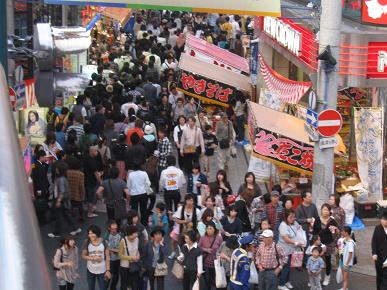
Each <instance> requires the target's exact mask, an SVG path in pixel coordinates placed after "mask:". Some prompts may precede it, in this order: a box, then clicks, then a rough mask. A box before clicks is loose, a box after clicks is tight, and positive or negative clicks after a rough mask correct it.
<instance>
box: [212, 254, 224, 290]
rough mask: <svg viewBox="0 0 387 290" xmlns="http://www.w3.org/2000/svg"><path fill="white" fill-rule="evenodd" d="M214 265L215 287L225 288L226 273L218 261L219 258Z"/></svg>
mask: <svg viewBox="0 0 387 290" xmlns="http://www.w3.org/2000/svg"><path fill="white" fill-rule="evenodd" d="M214 265H215V286H216V288H226V287H227V280H226V271H225V269H224V267H223V265H222V262H221V261H220V258H218V259H216V260H215V261H214Z"/></svg>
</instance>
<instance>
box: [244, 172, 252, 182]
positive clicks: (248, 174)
mask: <svg viewBox="0 0 387 290" xmlns="http://www.w3.org/2000/svg"><path fill="white" fill-rule="evenodd" d="M249 176H252V177H253V184H254V185H255V175H254V173H252V172H251V171H249V172H246V174H245V179H244V180H245V185H247V181H246V179H247V177H249Z"/></svg>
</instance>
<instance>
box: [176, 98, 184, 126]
mask: <svg viewBox="0 0 387 290" xmlns="http://www.w3.org/2000/svg"><path fill="white" fill-rule="evenodd" d="M176 104H177V106H178V107H179V108H181V107H183V105H184V102H183V99H182V98H178V99H177V101H176ZM179 120H180V117H179ZM184 123H185V117H184Z"/></svg>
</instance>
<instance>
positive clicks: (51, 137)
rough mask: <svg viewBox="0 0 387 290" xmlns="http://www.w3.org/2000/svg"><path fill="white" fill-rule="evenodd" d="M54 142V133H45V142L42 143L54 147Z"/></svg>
mask: <svg viewBox="0 0 387 290" xmlns="http://www.w3.org/2000/svg"><path fill="white" fill-rule="evenodd" d="M55 142H56V136H55V133H54V132H47V134H46V140H45V141H44V143H46V144H47V145H54V144H55Z"/></svg>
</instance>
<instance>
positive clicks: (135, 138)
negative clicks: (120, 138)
mask: <svg viewBox="0 0 387 290" xmlns="http://www.w3.org/2000/svg"><path fill="white" fill-rule="evenodd" d="M140 141H141V138H140V136H138V134H137V133H136V132H133V133H132V135H130V142H132V144H133V145H137V144H138V143H140Z"/></svg>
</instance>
